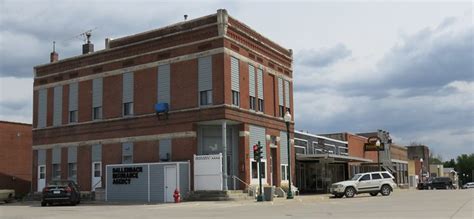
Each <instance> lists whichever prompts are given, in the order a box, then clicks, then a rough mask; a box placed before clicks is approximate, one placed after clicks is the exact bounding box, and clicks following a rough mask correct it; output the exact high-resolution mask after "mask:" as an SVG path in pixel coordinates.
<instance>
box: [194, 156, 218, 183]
mask: <svg viewBox="0 0 474 219" xmlns="http://www.w3.org/2000/svg"><path fill="white" fill-rule="evenodd" d="M222 185H223V184H222V153H220V154H213V155H194V190H195V191H199V190H222Z"/></svg>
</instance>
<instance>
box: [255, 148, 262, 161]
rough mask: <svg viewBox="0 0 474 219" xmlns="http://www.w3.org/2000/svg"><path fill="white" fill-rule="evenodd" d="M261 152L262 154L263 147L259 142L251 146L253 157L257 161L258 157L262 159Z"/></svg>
mask: <svg viewBox="0 0 474 219" xmlns="http://www.w3.org/2000/svg"><path fill="white" fill-rule="evenodd" d="M262 154H263V147H262V146H261V145H260V144H255V145H254V146H253V159H255V160H256V161H257V162H260V159H262V158H263V157H262Z"/></svg>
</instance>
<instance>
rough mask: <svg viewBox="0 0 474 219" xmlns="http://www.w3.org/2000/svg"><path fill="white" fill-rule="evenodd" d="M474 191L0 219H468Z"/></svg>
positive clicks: (25, 208)
mask: <svg viewBox="0 0 474 219" xmlns="http://www.w3.org/2000/svg"><path fill="white" fill-rule="evenodd" d="M473 198H474V189H469V190H431V191H426V190H425V191H417V190H395V191H394V192H393V193H392V194H391V195H390V196H388V197H383V196H380V195H378V196H376V197H371V196H370V195H368V194H362V195H358V196H355V197H354V198H351V199H347V198H342V199H336V198H332V197H331V196H329V195H302V196H298V197H296V198H295V199H294V200H285V199H276V200H275V201H274V202H263V203H257V202H253V201H228V202H184V203H180V204H103V203H101V204H98V203H84V204H80V205H78V206H53V207H40V206H39V202H27V203H12V204H0V218H2V219H13V218H14V219H21V218H38V219H40V218H48V219H49V218H52V219H55V218H78V219H79V218H88V219H95V218H97V219H98V218H113V219H119V218H139V219H145V218H228V219H230V218H473V216H474V214H473V211H474V203H473Z"/></svg>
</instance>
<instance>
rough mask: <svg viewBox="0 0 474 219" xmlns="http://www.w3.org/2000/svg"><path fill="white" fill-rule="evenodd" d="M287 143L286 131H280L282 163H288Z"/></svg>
mask: <svg viewBox="0 0 474 219" xmlns="http://www.w3.org/2000/svg"><path fill="white" fill-rule="evenodd" d="M287 144H288V138H287V136H286V132H282V131H280V164H288V145H287ZM290 147H291V145H290Z"/></svg>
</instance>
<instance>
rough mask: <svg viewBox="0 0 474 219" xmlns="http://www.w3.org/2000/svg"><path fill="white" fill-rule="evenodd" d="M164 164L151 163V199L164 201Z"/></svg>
mask: <svg viewBox="0 0 474 219" xmlns="http://www.w3.org/2000/svg"><path fill="white" fill-rule="evenodd" d="M164 175H165V170H164V165H150V185H153V186H150V201H151V202H164V201H165V198H164V194H165V177H164Z"/></svg>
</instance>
